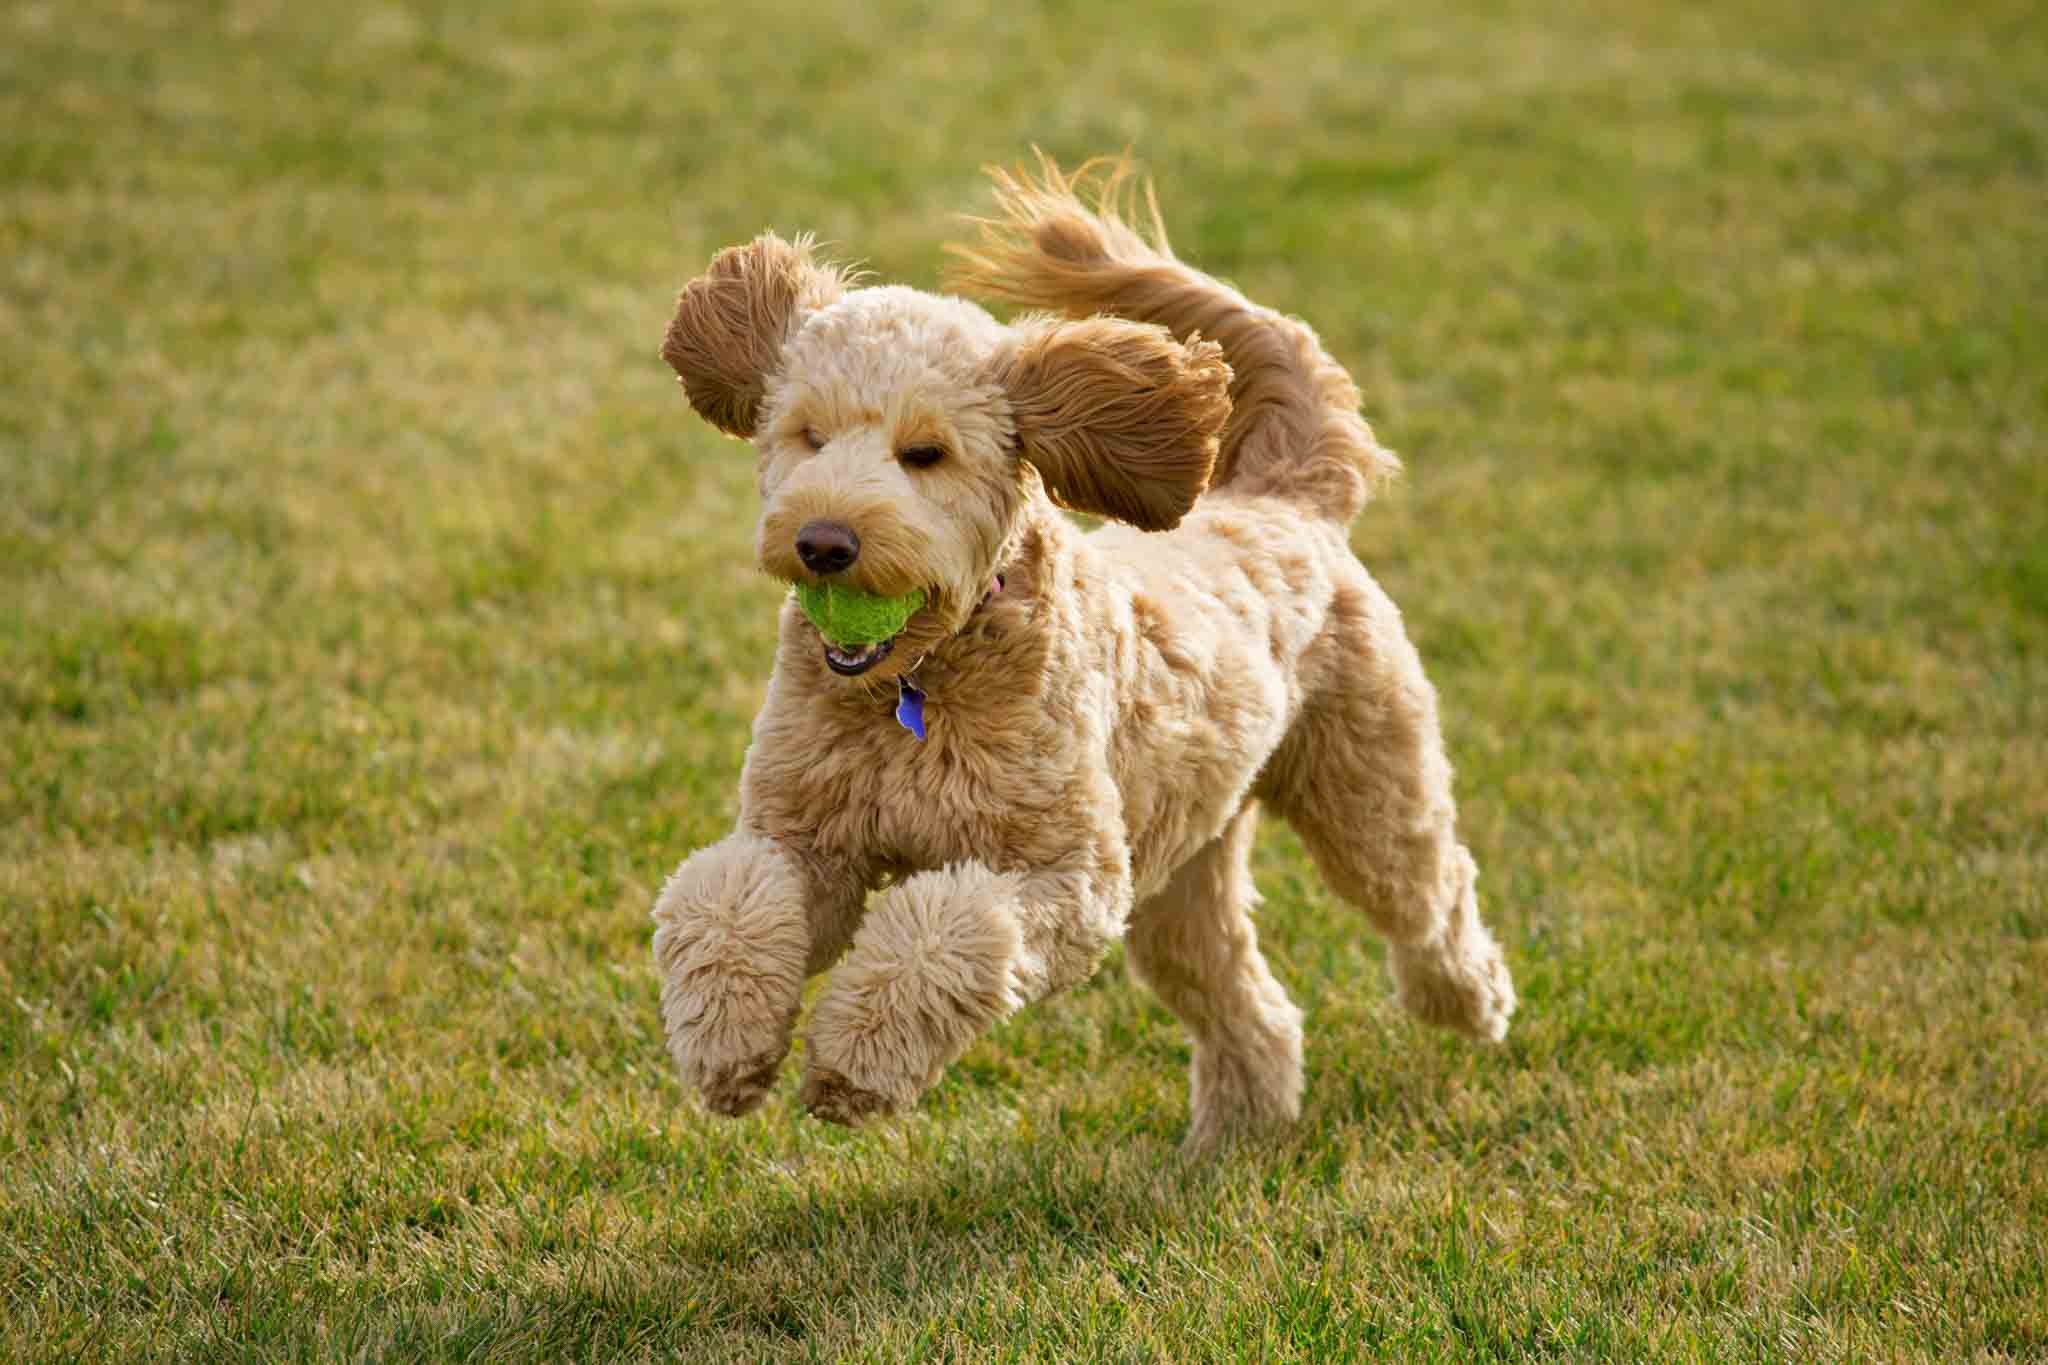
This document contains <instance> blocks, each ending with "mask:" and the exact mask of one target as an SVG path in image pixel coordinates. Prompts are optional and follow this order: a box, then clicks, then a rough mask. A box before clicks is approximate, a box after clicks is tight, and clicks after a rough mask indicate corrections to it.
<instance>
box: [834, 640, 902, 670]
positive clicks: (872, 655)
mask: <svg viewBox="0 0 2048 1365" xmlns="http://www.w3.org/2000/svg"><path fill="white" fill-rule="evenodd" d="M895 645H896V638H895V637H894V636H891V637H890V638H888V639H886V640H882V641H879V642H877V643H875V644H872V645H835V644H833V643H832V642H831V641H829V640H827V641H826V642H825V667H827V668H829V669H831V670H832V671H833V672H834V673H837V674H839V675H840V676H841V677H844V678H857V677H859V676H860V675H861V674H863V673H865V672H867V671H868V670H869V669H871V668H873V667H874V666H875V665H876V664H878V663H880V662H882V660H884V659H886V658H888V657H889V651H890V650H891V649H893V648H894V647H895Z"/></svg>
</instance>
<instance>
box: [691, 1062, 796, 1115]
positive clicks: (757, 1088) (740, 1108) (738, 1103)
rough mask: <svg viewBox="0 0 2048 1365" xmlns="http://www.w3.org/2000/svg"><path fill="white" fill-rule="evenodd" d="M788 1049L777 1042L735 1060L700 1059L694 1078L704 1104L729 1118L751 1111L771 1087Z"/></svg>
mask: <svg viewBox="0 0 2048 1365" xmlns="http://www.w3.org/2000/svg"><path fill="white" fill-rule="evenodd" d="M788 1052H789V1049H788V1047H787V1045H778V1046H776V1047H773V1048H770V1049H768V1050H767V1051H764V1052H758V1053H756V1054H754V1055H753V1056H751V1057H743V1058H740V1059H738V1060H736V1061H730V1062H725V1063H722V1064H713V1065H709V1066H707V1065H704V1064H702V1063H699V1064H698V1066H697V1067H696V1068H695V1070H696V1073H697V1074H696V1077H695V1079H696V1082H697V1093H698V1094H699V1095H701V1096H703V1098H704V1107H705V1108H706V1109H709V1110H710V1111H711V1112H712V1113H714V1114H723V1115H724V1116H725V1117H727V1118H731V1119H736V1118H738V1117H740V1116H741V1115H742V1114H751V1113H753V1112H754V1111H755V1110H756V1109H758V1108H760V1107H761V1101H762V1100H764V1099H766V1098H767V1097H768V1092H769V1090H771V1089H772V1088H774V1085H775V1074H776V1073H777V1072H778V1071H780V1070H781V1069H782V1059H783V1057H784V1056H786V1055H788Z"/></svg>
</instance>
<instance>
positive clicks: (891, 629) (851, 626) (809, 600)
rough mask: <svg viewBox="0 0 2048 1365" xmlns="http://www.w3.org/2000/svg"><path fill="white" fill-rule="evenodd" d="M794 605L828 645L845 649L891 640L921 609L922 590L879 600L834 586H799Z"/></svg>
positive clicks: (807, 584)
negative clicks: (795, 604) (799, 608)
mask: <svg viewBox="0 0 2048 1365" xmlns="http://www.w3.org/2000/svg"><path fill="white" fill-rule="evenodd" d="M796 602H797V605H798V606H799V607H801V608H803V613H804V615H805V616H807V617H809V618H810V621H811V624H812V625H814V626H816V627H817V628H818V634H820V635H822V636H824V637H825V639H826V641H827V642H828V643H830V644H834V645H838V646H839V647H840V648H842V649H848V648H852V647H854V646H858V645H873V644H879V643H881V642H882V641H884V640H890V639H894V638H895V637H896V636H897V635H898V634H899V633H900V632H901V631H902V630H903V627H904V625H905V623H907V622H908V621H909V620H910V618H911V617H912V616H913V615H915V614H916V612H917V609H918V608H919V607H921V606H923V605H924V590H923V589H922V588H915V589H912V590H911V591H910V592H907V593H904V594H903V595H902V596H900V597H880V596H877V595H876V594H874V593H871V592H862V591H861V590H860V589H858V588H849V587H846V586H844V585H842V584H838V583H799V584H797V585H796Z"/></svg>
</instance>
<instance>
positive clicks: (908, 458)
mask: <svg viewBox="0 0 2048 1365" xmlns="http://www.w3.org/2000/svg"><path fill="white" fill-rule="evenodd" d="M896 458H897V459H899V460H901V461H903V463H905V464H907V465H909V466H910V467H911V468H912V469H930V468H931V467H932V466H933V465H935V464H937V463H938V462H939V461H940V460H943V459H945V458H946V448H945V447H944V446H911V447H910V448H909V449H907V450H899V451H897V452H896Z"/></svg>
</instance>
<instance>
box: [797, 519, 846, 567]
mask: <svg viewBox="0 0 2048 1365" xmlns="http://www.w3.org/2000/svg"><path fill="white" fill-rule="evenodd" d="M796 557H797V558H798V559H801V560H802V561H803V562H804V567H805V568H806V569H809V570H810V571H811V572H812V573H838V572H839V571H840V570H841V569H844V568H846V567H847V566H848V565H850V564H852V563H853V561H854V560H856V559H859V558H860V537H859V536H857V535H855V534H854V533H853V528H852V527H851V526H844V525H841V524H840V523H839V522H836V521H808V522H805V523H804V528H803V529H802V530H801V531H798V532H797V533H796Z"/></svg>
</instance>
